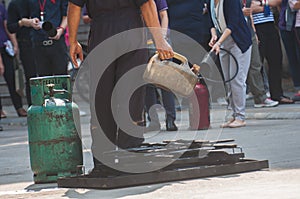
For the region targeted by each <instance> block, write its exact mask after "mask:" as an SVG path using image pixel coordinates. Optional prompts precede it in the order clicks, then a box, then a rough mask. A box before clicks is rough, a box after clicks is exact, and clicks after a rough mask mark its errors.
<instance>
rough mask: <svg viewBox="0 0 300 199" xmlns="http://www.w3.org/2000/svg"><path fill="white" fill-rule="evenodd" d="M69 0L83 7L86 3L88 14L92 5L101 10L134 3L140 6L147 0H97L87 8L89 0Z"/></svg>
mask: <svg viewBox="0 0 300 199" xmlns="http://www.w3.org/2000/svg"><path fill="white" fill-rule="evenodd" d="M69 1H70V2H71V3H73V4H75V5H77V6H80V7H83V6H84V5H85V4H86V5H87V10H88V13H89V16H91V13H90V9H92V8H93V7H97V8H101V9H102V10H111V9H113V8H119V7H122V6H127V5H128V4H134V5H136V6H138V7H140V6H142V5H143V4H144V3H145V2H147V1H148V0H97V5H91V8H89V6H90V5H89V0H69ZM91 17H92V16H91Z"/></svg>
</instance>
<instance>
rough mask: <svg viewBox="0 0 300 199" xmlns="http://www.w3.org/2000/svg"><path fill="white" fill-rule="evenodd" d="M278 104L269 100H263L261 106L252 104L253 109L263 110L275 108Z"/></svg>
mask: <svg viewBox="0 0 300 199" xmlns="http://www.w3.org/2000/svg"><path fill="white" fill-rule="evenodd" d="M278 104H279V102H277V101H273V100H271V99H270V98H267V99H265V101H264V103H262V104H254V108H264V107H275V106H277V105H278Z"/></svg>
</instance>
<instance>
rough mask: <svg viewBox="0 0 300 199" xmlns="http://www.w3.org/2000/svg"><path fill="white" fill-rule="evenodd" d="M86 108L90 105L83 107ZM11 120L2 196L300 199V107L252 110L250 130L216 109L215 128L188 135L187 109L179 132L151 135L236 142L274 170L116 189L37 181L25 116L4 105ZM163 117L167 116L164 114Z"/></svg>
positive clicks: (0, 140)
mask: <svg viewBox="0 0 300 199" xmlns="http://www.w3.org/2000/svg"><path fill="white" fill-rule="evenodd" d="M79 105H80V108H81V110H84V111H86V110H87V105H86V104H84V103H80V104H79ZM5 110H6V111H7V112H8V118H7V119H4V120H2V121H1V123H2V125H3V126H4V129H5V130H4V131H3V132H0V168H1V170H0V198H39V199H40V198H42V199H44V198H47V199H48V198H55V199H56V198H130V199H131V198H138V199H140V198H151V199H152V198H188V199H189V198H205V199H206V198H270V199H271V198H272V199H274V198H275V199H276V198H280V199H281V198H284V199H285V198H288V199H289V198H295V199H296V198H300V189H299V187H300V155H299V151H300V131H299V122H300V104H293V105H280V106H278V107H276V108H265V109H254V108H252V104H251V102H248V108H247V118H248V119H247V126H246V127H244V128H240V129H220V128H219V127H218V126H219V125H220V123H221V122H222V120H224V117H225V116H226V114H228V112H227V111H226V109H225V108H221V107H218V106H215V107H213V110H212V128H211V129H209V130H208V131H198V132H195V131H188V130H187V119H188V116H187V115H188V114H187V111H182V113H181V114H180V113H178V116H179V117H178V118H179V119H178V121H177V124H178V126H179V127H180V131H179V132H177V133H174V132H166V131H162V132H160V133H158V134H147V135H146V136H147V141H160V140H165V139H174V138H190V137H191V136H195V139H211V140H215V139H224V138H233V139H235V140H236V143H238V145H240V146H241V147H242V148H243V150H244V152H245V155H246V157H247V158H253V159H257V160H264V159H267V160H269V162H270V169H269V170H264V171H258V172H249V173H244V174H236V175H228V176H221V177H213V178H204V179H194V180H188V181H180V182H170V183H164V184H157V185H149V186H138V187H131V188H124V189H114V190H91V189H61V188H57V185H56V184H40V185H36V184H34V183H33V178H32V171H31V168H30V158H29V151H28V140H27V122H26V118H18V117H17V116H16V114H15V112H14V110H13V108H12V107H5ZM161 115H163V114H161ZM81 123H82V125H81V128H82V132H83V147H84V163H85V166H86V168H87V169H86V170H87V171H88V170H89V169H91V168H92V161H91V152H90V144H91V139H90V136H89V133H88V132H89V131H88V129H89V125H88V123H89V115H88V112H87V115H86V116H82V117H81Z"/></svg>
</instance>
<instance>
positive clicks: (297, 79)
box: [280, 30, 300, 91]
mask: <svg viewBox="0 0 300 199" xmlns="http://www.w3.org/2000/svg"><path fill="white" fill-rule="evenodd" d="M280 34H281V38H282V41H283V44H284V47H285V50H286V55H287V57H288V61H289V69H290V73H291V76H292V79H293V83H294V87H295V89H296V90H297V91H300V55H299V46H298V44H297V42H295V41H297V38H296V33H295V31H294V30H292V31H285V30H280Z"/></svg>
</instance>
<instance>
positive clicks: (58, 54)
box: [47, 37, 69, 75]
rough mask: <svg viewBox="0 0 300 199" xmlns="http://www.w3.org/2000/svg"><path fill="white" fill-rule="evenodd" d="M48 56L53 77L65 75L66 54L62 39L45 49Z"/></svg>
mask: <svg viewBox="0 0 300 199" xmlns="http://www.w3.org/2000/svg"><path fill="white" fill-rule="evenodd" d="M47 53H48V56H49V57H50V58H51V59H50V61H51V65H52V67H51V70H52V74H54V75H66V74H67V65H68V60H69V59H68V54H67V53H68V52H67V46H66V44H65V41H64V38H63V37H61V38H60V39H59V40H58V41H54V43H53V45H52V46H49V48H47Z"/></svg>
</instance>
